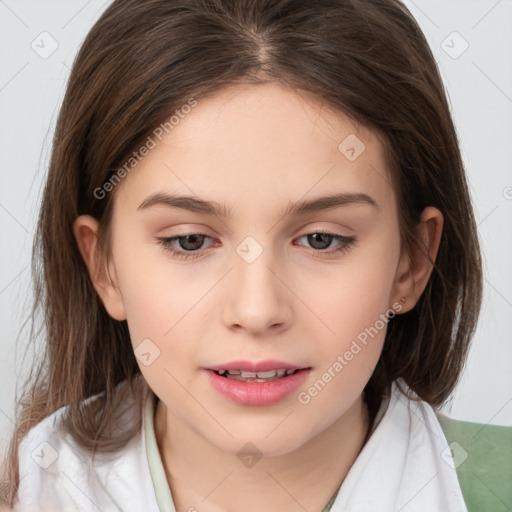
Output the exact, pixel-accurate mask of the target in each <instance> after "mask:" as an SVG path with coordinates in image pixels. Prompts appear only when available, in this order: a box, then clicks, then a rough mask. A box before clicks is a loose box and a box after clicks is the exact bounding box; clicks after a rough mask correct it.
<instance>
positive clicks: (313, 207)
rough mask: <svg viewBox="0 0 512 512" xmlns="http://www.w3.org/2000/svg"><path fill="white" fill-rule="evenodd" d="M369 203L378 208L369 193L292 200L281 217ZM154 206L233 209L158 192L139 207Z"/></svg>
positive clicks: (223, 212)
mask: <svg viewBox="0 0 512 512" xmlns="http://www.w3.org/2000/svg"><path fill="white" fill-rule="evenodd" d="M358 204H362V205H369V206H372V207H374V208H376V209H377V210H378V209H379V207H378V205H377V203H376V202H375V201H374V200H373V199H372V198H371V197H370V196H369V195H367V194H363V193H352V192H344V193H339V194H331V195H327V196H322V197H317V198H315V199H309V200H302V201H297V202H295V203H292V202H290V203H289V204H288V206H287V207H286V208H285V209H284V210H283V211H282V212H281V213H280V217H286V216H293V215H303V214H306V213H313V212H319V211H323V210H330V209H333V208H338V207H340V206H349V205H358ZM152 206H168V207H173V208H181V209H183V210H188V211H191V212H195V213H203V214H207V215H214V216H216V217H221V218H229V217H232V215H233V214H232V210H231V209H230V208H229V207H228V206H227V205H225V204H219V203H217V202H216V201H205V200H203V199H200V198H198V197H193V196H180V195H178V194H168V193H163V192H157V193H155V194H151V195H150V196H148V197H147V198H146V199H144V201H142V203H141V204H140V205H139V207H138V208H137V209H138V210H145V209H147V208H150V207H152Z"/></svg>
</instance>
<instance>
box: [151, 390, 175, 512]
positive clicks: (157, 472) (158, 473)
mask: <svg viewBox="0 0 512 512" xmlns="http://www.w3.org/2000/svg"><path fill="white" fill-rule="evenodd" d="M154 401H155V396H154V395H153V394H152V393H150V394H149V396H148V398H147V402H146V410H145V416H146V417H145V424H146V425H145V427H146V453H147V456H148V464H149V471H150V473H151V478H152V479H153V486H154V488H155V494H156V501H157V502H158V507H159V508H160V512H176V509H175V508H174V503H173V501H172V496H171V491H170V489H169V483H168V482H167V476H166V475H165V470H164V466H163V464H162V459H161V458H160V452H159V450H158V444H157V442H156V436H155V426H154V421H153V416H154V411H155V407H154V404H155V402H154Z"/></svg>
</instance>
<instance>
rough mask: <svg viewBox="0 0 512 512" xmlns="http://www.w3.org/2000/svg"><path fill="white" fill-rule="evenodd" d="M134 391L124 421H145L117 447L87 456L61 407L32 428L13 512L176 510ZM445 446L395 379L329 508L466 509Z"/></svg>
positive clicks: (353, 511)
mask: <svg viewBox="0 0 512 512" xmlns="http://www.w3.org/2000/svg"><path fill="white" fill-rule="evenodd" d="M141 382H142V379H141ZM401 382H402V386H403V387H404V388H406V389H407V386H406V385H405V383H404V382H403V381H401ZM136 389H137V390H139V391H138V392H137V395H136V400H135V401H132V403H128V404H127V409H126V413H125V416H124V417H123V420H122V421H123V422H131V421H137V420H142V426H141V428H140V429H139V431H138V434H137V435H136V436H134V437H133V438H132V439H131V440H130V442H129V443H128V444H127V445H126V446H124V447H123V448H122V449H121V450H120V451H119V452H117V453H113V454H112V453H111V454H96V456H95V459H94V462H92V459H91V453H90V451H89V450H87V449H86V448H83V447H82V446H79V445H78V444H77V443H76V442H75V441H74V439H73V438H72V436H71V435H70V434H69V433H67V432H66V431H65V430H64V428H63V425H62V415H63V413H64V411H65V408H64V407H63V408H61V409H59V410H58V411H56V412H54V413H53V414H52V415H50V416H49V417H47V418H46V419H45V420H43V421H42V422H41V423H39V424H38V425H36V426H35V427H34V428H32V429H31V430H30V431H29V433H28V434H27V436H26V437H25V438H24V439H23V440H22V442H21V444H20V450H19V462H20V488H19V492H18V500H19V504H18V505H17V506H16V507H15V509H14V510H15V511H16V512H74V511H81V512H82V511H83V512H93V511H96V512H97V511H101V512H119V511H130V512H132V511H133V512H138V511H140V512H175V507H174V504H173V501H172V496H171V492H170V489H169V486H168V483H167V479H166V476H165V471H164V468H163V464H162V461H161V458H160V454H159V452H158V447H157V443H156V438H155V433H154V425H153V417H154V395H153V393H152V392H151V390H150V389H149V387H148V386H147V385H146V384H145V383H144V384H143V385H141V386H139V387H137V388H136ZM447 445H448V443H447V441H446V438H445V436H444V434H443V431H442V429H441V426H440V424H439V422H438V420H437V418H436V416H435V413H434V410H433V409H432V407H431V406H430V405H429V404H427V403H426V402H422V401H420V402H414V401H412V400H409V399H408V398H406V397H405V396H404V395H403V394H402V393H400V392H399V390H398V388H397V386H396V382H394V383H393V384H392V388H391V396H390V397H388V398H387V399H385V400H384V401H383V403H382V405H381V409H380V411H379V414H378V415H377V418H376V421H375V422H374V425H373V432H372V434H371V436H370V438H369V439H368V441H367V443H366V444H365V446H364V447H363V449H362V450H361V453H360V454H359V456H358V457H357V459H356V460H355V462H354V464H353V465H352V467H351V469H350V470H349V472H348V474H347V476H346V477H345V480H344V481H343V483H342V485H341V488H340V489H339V492H338V494H337V496H336V499H335V501H334V503H333V505H332V508H331V512H395V511H396V512H467V508H466V506H465V504H464V500H463V497H462V492H461V490H460V486H459V483H458V480H457V475H456V472H455V469H454V468H453V464H450V460H451V453H450V451H449V448H448V447H447ZM230 512H231V511H230Z"/></svg>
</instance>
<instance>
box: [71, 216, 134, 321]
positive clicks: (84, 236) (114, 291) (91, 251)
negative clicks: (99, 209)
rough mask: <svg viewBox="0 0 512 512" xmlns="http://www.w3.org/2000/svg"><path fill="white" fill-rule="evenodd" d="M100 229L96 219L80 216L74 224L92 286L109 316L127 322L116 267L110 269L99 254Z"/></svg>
mask: <svg viewBox="0 0 512 512" xmlns="http://www.w3.org/2000/svg"><path fill="white" fill-rule="evenodd" d="M98 227H99V223H98V221H97V220H96V219H95V218H94V217H91V216H90V215H80V216H79V217H77V218H76V219H75V221H74V223H73V233H74V235H75V239H76V242H77V244H78V249H79V250H80V254H81V255H82V258H83V260H84V262H85V265H86V267H87V270H88V271H89V277H90V278H91V281H92V284H93V286H94V288H95V290H96V292H97V293H98V295H99V296H100V298H101V300H102V302H103V304H104V306H105V309H106V310H107V311H108V314H109V315H110V316H111V317H112V318H114V319H115V320H126V313H125V309H124V303H123V300H122V296H121V292H120V290H119V288H118V287H117V286H116V285H115V282H117V276H116V274H115V267H114V265H113V264H111V265H110V268H107V266H106V264H105V263H106V262H105V261H104V260H103V259H102V258H100V256H99V254H98V252H97V243H98Z"/></svg>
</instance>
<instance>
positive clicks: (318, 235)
mask: <svg viewBox="0 0 512 512" xmlns="http://www.w3.org/2000/svg"><path fill="white" fill-rule="evenodd" d="M301 238H307V240H308V243H309V244H311V247H312V249H315V252H318V253H319V254H333V253H339V252H344V251H347V250H348V249H349V248H350V247H351V245H352V244H353V243H354V242H355V240H356V239H355V237H353V236H343V235H336V234H334V233H326V232H314V233H308V234H306V235H302V236H301V237H299V238H298V239H297V240H300V239H301ZM207 239H209V240H212V238H211V237H210V236H208V235H206V234H204V233H190V234H183V235H176V236H172V237H158V238H157V240H158V241H159V243H160V244H161V245H162V246H163V248H164V249H165V250H166V251H169V252H170V253H172V255H173V257H176V258H178V259H194V258H197V257H199V256H201V254H202V251H200V249H201V248H202V246H203V243H204V242H205V240H207ZM333 241H337V242H338V245H337V246H335V247H334V249H331V250H328V251H327V250H326V249H328V248H329V246H331V244H332V242H333Z"/></svg>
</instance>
